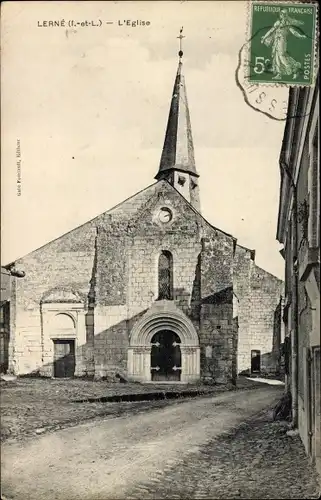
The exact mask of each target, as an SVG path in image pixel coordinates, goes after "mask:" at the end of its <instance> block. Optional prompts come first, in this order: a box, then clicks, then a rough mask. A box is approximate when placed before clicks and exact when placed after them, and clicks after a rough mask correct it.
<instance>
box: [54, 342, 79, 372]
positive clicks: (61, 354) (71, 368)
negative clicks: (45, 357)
mask: <svg viewBox="0 0 321 500" xmlns="http://www.w3.org/2000/svg"><path fill="white" fill-rule="evenodd" d="M75 364H76V363H75V341H74V340H60V339H59V340H54V376H55V377H57V378H68V377H73V376H74V373H75Z"/></svg>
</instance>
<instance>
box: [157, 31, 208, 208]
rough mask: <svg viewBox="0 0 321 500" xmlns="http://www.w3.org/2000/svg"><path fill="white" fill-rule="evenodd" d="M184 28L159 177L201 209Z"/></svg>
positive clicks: (179, 37)
mask: <svg viewBox="0 0 321 500" xmlns="http://www.w3.org/2000/svg"><path fill="white" fill-rule="evenodd" d="M182 32H183V28H181V30H180V33H179V36H178V37H177V38H178V39H179V52H178V56H179V61H178V69H177V74H176V78H175V83H174V88H173V94H172V101H171V105H170V110H169V117H168V122H167V129H166V134H165V141H164V146H163V151H162V156H161V161H160V166H159V170H158V172H157V175H156V176H155V179H157V180H162V179H166V180H167V181H168V182H170V183H171V184H172V185H173V186H174V187H175V188H176V189H178V190H179V191H180V192H181V194H183V196H185V198H186V199H187V200H188V201H189V202H190V203H192V204H193V205H194V206H195V208H197V209H199V194H198V183H197V178H198V174H197V172H196V167H195V158H194V146H193V138H192V128H191V121H190V115H189V109H188V102H187V95H186V87H185V79H184V76H183V71H182V66H183V61H182V59H183V48H182V40H183V38H185V37H184V36H183V34H182Z"/></svg>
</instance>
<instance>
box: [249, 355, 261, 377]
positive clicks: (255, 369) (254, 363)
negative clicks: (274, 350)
mask: <svg viewBox="0 0 321 500" xmlns="http://www.w3.org/2000/svg"><path fill="white" fill-rule="evenodd" d="M260 371H261V351H257V350H255V351H251V373H260Z"/></svg>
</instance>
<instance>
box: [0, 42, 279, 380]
mask: <svg viewBox="0 0 321 500" xmlns="http://www.w3.org/2000/svg"><path fill="white" fill-rule="evenodd" d="M182 55H183V54H182V52H181V51H180V53H179V62H178V69H177V74H176V77H175V83H174V88H173V93H172V99H171V103H170V110H169V117H168V123H167V129H166V133H165V141H164V146H163V150H162V154H161V160H160V165H159V169H158V171H157V172H155V174H156V175H155V179H156V182H154V183H153V184H151V185H150V186H148V187H146V188H145V189H143V190H142V191H140V192H139V193H136V194H134V195H133V196H132V197H131V198H129V199H127V200H125V201H124V202H122V203H120V204H119V205H117V206H116V207H114V208H112V209H110V210H108V211H107V212H105V213H103V214H101V215H99V216H98V217H96V218H95V219H93V220H91V221H89V222H86V223H85V224H83V225H82V226H80V227H78V228H76V229H74V230H72V231H71V232H69V233H68V234H65V235H63V236H61V237H60V238H58V239H56V240H54V241H51V242H50V243H48V244H46V245H45V246H43V247H42V248H39V249H37V250H35V251H33V252H31V253H30V254H29V255H27V256H25V257H23V258H21V259H18V260H17V261H16V262H15V263H14V265H15V266H16V267H17V269H22V270H23V271H24V272H25V274H26V276H25V278H24V279H23V280H20V281H19V280H18V279H15V280H14V282H13V286H12V290H11V297H10V320H11V326H10V343H9V354H8V356H9V359H8V364H9V370H10V371H12V372H13V373H15V374H17V375H19V374H28V373H39V374H40V375H43V376H48V377H52V376H55V377H70V376H86V375H87V376H95V377H114V376H117V374H121V375H122V376H126V377H127V378H128V379H131V380H136V381H140V382H151V381H153V382H157V381H160V382H162V381H177V382H185V383H187V382H196V381H199V380H203V381H209V382H213V383H226V382H234V381H235V379H236V376H237V373H238V372H244V371H245V372H248V373H251V371H252V372H254V373H262V372H266V373H274V374H275V373H276V372H278V371H279V360H280V349H279V347H280V314H281V313H280V311H281V309H280V308H281V306H280V304H281V294H282V286H283V282H282V281H281V280H280V279H278V278H277V277H275V276H273V275H271V274H270V273H268V272H266V271H265V270H263V269H261V268H260V267H258V266H257V265H256V264H255V252H254V251H253V250H250V249H248V248H245V247H242V246H240V245H238V244H237V240H236V238H235V237H234V236H232V235H231V234H228V233H226V232H225V231H223V230H221V229H218V228H217V227H215V226H213V225H212V224H211V223H210V222H208V221H207V220H205V219H204V217H203V216H202V215H201V209H200V189H199V174H198V172H197V169H196V162H195V158H194V146H193V139H192V131H191V121H190V114H189V108H188V102H187V95H186V87H185V80H184V76H183V63H182ZM11 265H12V264H11Z"/></svg>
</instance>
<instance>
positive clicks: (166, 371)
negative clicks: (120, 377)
mask: <svg viewBox="0 0 321 500" xmlns="http://www.w3.org/2000/svg"><path fill="white" fill-rule="evenodd" d="M157 344H159V345H157ZM156 367H159V369H158V370H156ZM174 367H175V368H176V369H174ZM152 368H155V370H153V369H152ZM179 368H180V369H179ZM154 372H158V374H155V373H154ZM128 377H129V378H130V379H131V380H137V381H139V382H151V381H153V382H156V381H159V382H162V381H166V380H170V381H172V382H183V383H191V382H196V381H197V380H199V378H200V347H199V338H198V334H197V332H196V330H195V328H194V325H193V324H192V322H191V320H190V319H189V318H188V317H187V316H186V315H185V314H184V313H183V311H181V310H180V309H179V308H178V307H177V306H176V305H175V304H174V302H173V301H171V300H159V301H155V302H154V303H153V305H152V306H151V308H150V309H149V310H148V311H147V312H146V313H145V314H144V315H143V316H142V317H141V318H140V319H139V320H138V321H137V322H136V323H135V324H134V326H133V328H132V330H131V332H130V337H129V347H128Z"/></svg>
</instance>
